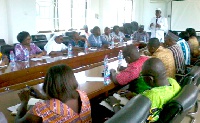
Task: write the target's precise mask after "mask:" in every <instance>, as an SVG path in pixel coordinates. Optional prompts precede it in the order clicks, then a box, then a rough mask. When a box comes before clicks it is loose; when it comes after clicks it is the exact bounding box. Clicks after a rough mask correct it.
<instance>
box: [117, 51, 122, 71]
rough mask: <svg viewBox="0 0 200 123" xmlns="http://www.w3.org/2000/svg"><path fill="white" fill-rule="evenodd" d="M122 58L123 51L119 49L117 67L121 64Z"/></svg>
mask: <svg viewBox="0 0 200 123" xmlns="http://www.w3.org/2000/svg"><path fill="white" fill-rule="evenodd" d="M122 60H123V53H122V50H120V51H119V54H118V66H119V67H120V66H121V65H122Z"/></svg>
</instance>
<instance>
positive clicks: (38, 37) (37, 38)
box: [31, 35, 47, 42]
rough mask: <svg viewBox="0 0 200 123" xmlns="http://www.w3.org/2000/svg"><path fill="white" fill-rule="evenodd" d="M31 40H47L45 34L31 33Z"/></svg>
mask: <svg viewBox="0 0 200 123" xmlns="http://www.w3.org/2000/svg"><path fill="white" fill-rule="evenodd" d="M31 38H32V41H34V42H36V41H47V37H46V35H31Z"/></svg>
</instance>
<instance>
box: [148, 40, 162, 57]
mask: <svg viewBox="0 0 200 123" xmlns="http://www.w3.org/2000/svg"><path fill="white" fill-rule="evenodd" d="M159 47H160V41H159V40H158V38H151V39H149V43H148V44H147V48H148V50H149V52H150V53H151V54H153V53H154V52H155V51H156V50H157V49H158V48H159Z"/></svg>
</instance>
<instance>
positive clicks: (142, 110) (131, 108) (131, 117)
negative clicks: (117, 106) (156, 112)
mask: <svg viewBox="0 0 200 123" xmlns="http://www.w3.org/2000/svg"><path fill="white" fill-rule="evenodd" d="M150 108H151V101H150V100H149V99H148V98H147V97H145V96H143V95H140V94H138V95H137V96H136V97H134V98H132V99H131V100H130V101H129V102H128V103H127V104H126V105H125V106H124V107H123V108H122V109H121V110H120V111H118V112H117V113H116V114H115V115H114V116H113V117H111V118H110V119H109V120H107V121H106V122H105V123H143V122H145V121H146V119H147V117H148V115H149V110H150Z"/></svg>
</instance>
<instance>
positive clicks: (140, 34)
mask: <svg viewBox="0 0 200 123" xmlns="http://www.w3.org/2000/svg"><path fill="white" fill-rule="evenodd" d="M133 40H136V41H144V42H148V41H149V34H148V33H147V32H146V31H144V25H140V26H139V29H138V31H135V32H134V33H133Z"/></svg>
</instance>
